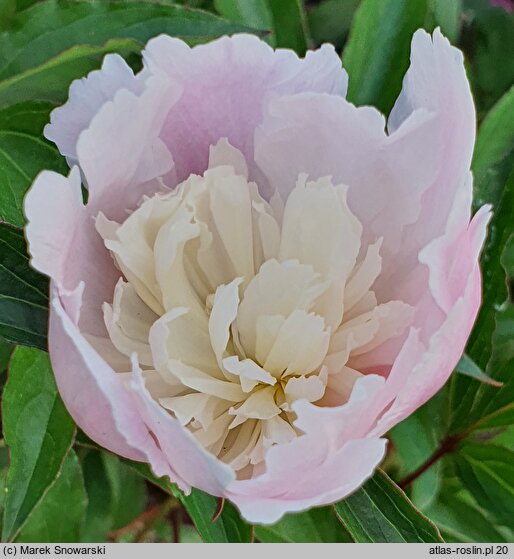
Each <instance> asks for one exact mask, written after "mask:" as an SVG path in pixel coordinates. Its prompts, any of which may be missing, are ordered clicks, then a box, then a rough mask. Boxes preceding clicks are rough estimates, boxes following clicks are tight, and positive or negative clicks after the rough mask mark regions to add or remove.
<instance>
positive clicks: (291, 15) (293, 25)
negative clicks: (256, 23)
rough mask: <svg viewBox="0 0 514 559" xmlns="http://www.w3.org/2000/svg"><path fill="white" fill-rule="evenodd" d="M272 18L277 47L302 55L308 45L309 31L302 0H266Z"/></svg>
mask: <svg viewBox="0 0 514 559" xmlns="http://www.w3.org/2000/svg"><path fill="white" fill-rule="evenodd" d="M267 2H268V6H269V10H270V12H271V17H272V20H273V32H274V35H275V42H276V46H277V47H283V48H288V49H293V50H294V51H296V52H297V53H298V54H299V55H304V54H305V51H306V50H307V48H308V47H309V31H308V29H307V19H306V16H305V8H304V5H303V0H267Z"/></svg>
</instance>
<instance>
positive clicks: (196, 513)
mask: <svg viewBox="0 0 514 559" xmlns="http://www.w3.org/2000/svg"><path fill="white" fill-rule="evenodd" d="M125 462H126V463H127V464H129V465H130V466H131V467H132V468H133V469H134V470H136V471H137V472H138V473H139V474H140V475H142V476H143V477H144V478H146V479H147V480H148V481H150V482H151V483H153V484H155V485H157V487H160V488H161V489H163V490H164V491H166V492H167V493H169V494H170V495H173V496H175V497H177V498H178V499H180V501H181V502H182V504H183V505H184V508H185V509H186V511H187V513H188V514H189V516H190V517H191V520H192V521H193V522H194V524H195V526H196V529H197V530H198V533H199V534H200V536H201V538H202V540H203V541H204V542H205V543H248V542H251V541H252V539H253V530H252V527H251V526H250V525H248V524H246V522H245V521H244V520H243V519H242V518H241V516H240V515H239V513H238V512H237V510H236V509H235V508H234V506H233V505H232V504H231V503H229V502H228V501H226V502H225V503H224V506H223V510H222V512H221V514H220V515H219V517H218V518H217V519H216V520H215V521H214V522H213V521H212V520H211V519H212V518H213V516H214V515H215V513H216V511H217V508H218V502H219V500H218V499H217V498H216V497H213V496H212V495H208V494H207V493H203V492H202V491H199V490H198V489H193V490H192V491H191V493H190V495H188V496H186V495H184V494H183V493H182V492H181V491H180V490H179V489H178V488H177V486H176V485H174V484H172V483H170V482H169V480H168V479H166V478H156V477H155V476H154V475H153V473H152V472H151V470H150V468H149V467H148V465H147V464H142V463H140V462H131V461H130V460H125Z"/></svg>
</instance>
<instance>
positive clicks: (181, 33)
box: [0, 0, 248, 105]
mask: <svg viewBox="0 0 514 559" xmlns="http://www.w3.org/2000/svg"><path fill="white" fill-rule="evenodd" d="M13 28H14V29H15V31H13V32H12V33H4V34H3V35H0V105H2V104H10V103H12V102H13V100H17V101H20V100H21V99H23V100H26V99H27V98H30V99H45V100H51V101H62V100H63V99H64V98H65V97H66V92H67V86H68V85H69V83H70V82H71V80H72V79H74V78H78V77H81V76H82V75H84V74H85V73H87V72H88V71H89V70H91V69H93V68H94V67H96V66H97V65H98V63H99V61H100V59H101V57H102V56H103V55H104V54H106V53H107V52H113V51H119V52H121V53H123V54H128V53H129V52H135V51H137V50H138V48H139V47H140V46H142V44H144V43H145V42H146V41H148V39H150V38H151V37H154V36H155V35H158V34H160V33H168V34H169V35H172V36H175V37H181V38H183V39H184V40H186V41H188V42H191V43H195V42H204V41H207V40H210V39H213V38H215V37H219V36H220V35H223V34H227V33H235V32H237V31H243V30H246V31H247V30H248V28H246V27H242V26H240V25H237V24H235V23H230V22H227V21H224V20H223V19H221V18H219V17H216V16H215V15H213V14H209V13H207V12H202V11H196V10H191V9H188V8H183V7H180V6H173V5H171V4H170V3H168V2H143V1H126V2H119V1H114V0H109V1H105V0H102V1H101V2H100V1H98V0H96V1H95V0H93V1H78V0H60V1H57V0H46V1H44V2H40V3H38V4H35V5H33V6H32V7H30V8H29V9H27V10H25V11H23V12H21V13H19V14H18V15H17V16H15V18H14V23H13ZM20 96H21V99H20Z"/></svg>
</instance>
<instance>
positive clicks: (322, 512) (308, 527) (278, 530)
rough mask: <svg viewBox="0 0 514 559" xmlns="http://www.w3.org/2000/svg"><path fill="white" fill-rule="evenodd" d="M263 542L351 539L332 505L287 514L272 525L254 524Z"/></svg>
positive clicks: (318, 541)
mask: <svg viewBox="0 0 514 559" xmlns="http://www.w3.org/2000/svg"><path fill="white" fill-rule="evenodd" d="M255 536H256V537H257V539H258V540H259V541H261V542H263V543H343V542H352V541H353V540H352V539H351V537H350V536H349V534H348V533H347V532H346V530H345V528H344V527H343V526H342V524H341V522H340V521H339V520H338V518H337V516H336V514H335V512H334V509H333V507H322V508H317V509H311V510H309V511H306V512H301V513H299V514H288V515H287V516H284V518H282V520H279V521H278V522H277V523H276V524H273V525H272V526H256V527H255Z"/></svg>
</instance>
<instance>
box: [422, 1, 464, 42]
mask: <svg viewBox="0 0 514 559" xmlns="http://www.w3.org/2000/svg"><path fill="white" fill-rule="evenodd" d="M461 13H462V0H451V2H448V0H429V2H428V14H427V20H428V21H427V25H425V28H427V29H429V30H430V31H432V30H433V29H434V28H435V27H440V28H441V31H442V33H443V35H444V36H445V37H448V39H449V40H450V41H451V42H452V43H455V42H456V41H457V39H458V37H459V31H460V27H461Z"/></svg>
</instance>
